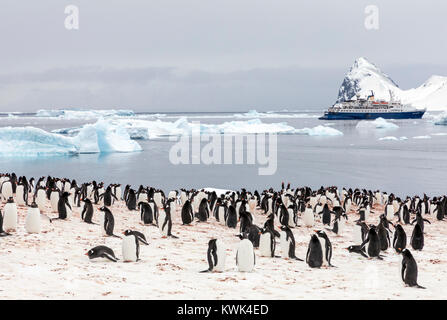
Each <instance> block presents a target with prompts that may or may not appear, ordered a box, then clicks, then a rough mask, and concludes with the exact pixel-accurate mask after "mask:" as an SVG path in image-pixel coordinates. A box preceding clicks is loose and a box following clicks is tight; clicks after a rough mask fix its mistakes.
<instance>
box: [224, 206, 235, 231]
mask: <svg viewBox="0 0 447 320" xmlns="http://www.w3.org/2000/svg"><path fill="white" fill-rule="evenodd" d="M225 225H226V226H227V227H228V228H233V229H235V228H236V226H237V213H236V209H235V208H234V207H233V206H232V205H230V206H229V207H228V209H227V216H226V217H225Z"/></svg>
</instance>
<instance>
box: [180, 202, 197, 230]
mask: <svg viewBox="0 0 447 320" xmlns="http://www.w3.org/2000/svg"><path fill="white" fill-rule="evenodd" d="M181 215H182V223H183V225H189V224H191V222H192V221H193V220H194V213H193V210H192V207H191V202H190V201H189V200H185V202H184V204H183V207H182V214H181Z"/></svg>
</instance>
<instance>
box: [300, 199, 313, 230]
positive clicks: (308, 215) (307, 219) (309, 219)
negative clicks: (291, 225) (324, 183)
mask: <svg viewBox="0 0 447 320" xmlns="http://www.w3.org/2000/svg"><path fill="white" fill-rule="evenodd" d="M303 223H304V226H305V227H308V228H310V227H313V225H314V223H315V218H314V211H313V210H312V206H311V205H310V204H308V205H307V207H306V210H304V212H303Z"/></svg>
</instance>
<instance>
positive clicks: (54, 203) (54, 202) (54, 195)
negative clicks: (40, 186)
mask: <svg viewBox="0 0 447 320" xmlns="http://www.w3.org/2000/svg"><path fill="white" fill-rule="evenodd" d="M59 195H60V191H59V189H56V188H53V189H52V190H51V193H50V204H51V211H52V212H58V203H59Z"/></svg>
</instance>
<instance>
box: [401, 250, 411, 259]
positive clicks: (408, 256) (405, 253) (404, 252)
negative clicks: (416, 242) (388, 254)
mask: <svg viewBox="0 0 447 320" xmlns="http://www.w3.org/2000/svg"><path fill="white" fill-rule="evenodd" d="M402 255H403V256H404V257H405V258H413V255H412V254H411V252H410V250H408V249H404V250H403V251H402Z"/></svg>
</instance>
